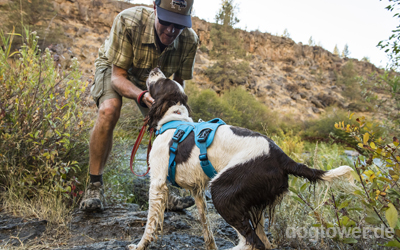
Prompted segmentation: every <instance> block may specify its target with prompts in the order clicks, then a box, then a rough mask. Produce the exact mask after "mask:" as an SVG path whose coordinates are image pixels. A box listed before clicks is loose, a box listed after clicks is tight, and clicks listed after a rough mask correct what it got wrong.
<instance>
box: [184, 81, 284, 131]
mask: <svg viewBox="0 0 400 250" xmlns="http://www.w3.org/2000/svg"><path fill="white" fill-rule="evenodd" d="M186 89H187V93H188V96H189V105H190V107H191V109H192V111H193V120H194V121H197V120H198V119H200V118H201V119H203V120H204V121H206V120H210V119H213V118H215V117H219V118H221V119H222V120H224V121H225V122H226V123H228V124H232V125H235V126H240V127H245V128H248V129H251V130H255V131H259V132H262V131H264V129H265V128H268V131H269V132H275V131H277V130H278V127H279V125H278V119H277V114H276V113H273V112H272V111H270V110H269V109H268V108H267V107H266V106H265V105H263V104H262V103H260V102H258V101H257V100H256V99H255V98H254V97H253V96H252V95H250V94H249V93H248V92H246V90H244V89H242V88H235V89H231V90H230V91H227V92H226V93H225V94H224V95H223V96H221V97H218V95H217V94H216V93H215V92H214V91H212V90H210V89H206V90H203V91H198V90H197V89H196V88H195V86H194V85H193V84H192V83H190V82H189V83H188V84H187V88H186Z"/></svg>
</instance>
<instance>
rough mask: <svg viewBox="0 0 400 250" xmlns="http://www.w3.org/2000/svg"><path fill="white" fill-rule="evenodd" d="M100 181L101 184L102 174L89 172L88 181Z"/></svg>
mask: <svg viewBox="0 0 400 250" xmlns="http://www.w3.org/2000/svg"><path fill="white" fill-rule="evenodd" d="M95 182H100V183H101V185H103V175H102V174H101V175H94V174H90V183H95Z"/></svg>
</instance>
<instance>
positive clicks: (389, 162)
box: [274, 114, 400, 249]
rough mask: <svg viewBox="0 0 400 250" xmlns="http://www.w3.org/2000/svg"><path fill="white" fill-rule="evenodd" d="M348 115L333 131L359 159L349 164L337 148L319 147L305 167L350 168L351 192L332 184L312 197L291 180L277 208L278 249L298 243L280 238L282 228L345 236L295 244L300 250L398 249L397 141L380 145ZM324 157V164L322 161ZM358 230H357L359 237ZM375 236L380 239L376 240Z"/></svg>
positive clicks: (344, 184) (304, 184) (304, 185)
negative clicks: (342, 135) (343, 136)
mask: <svg viewBox="0 0 400 250" xmlns="http://www.w3.org/2000/svg"><path fill="white" fill-rule="evenodd" d="M353 115H354V114H351V115H350V116H349V119H348V122H346V123H345V122H344V121H340V122H337V123H336V124H335V128H336V129H337V130H340V131H341V132H343V133H346V134H348V135H349V137H348V138H351V139H352V140H355V141H357V144H356V145H354V144H352V143H350V142H351V141H350V140H348V143H347V145H348V146H350V147H351V148H352V149H354V150H357V151H359V152H362V153H363V154H364V155H359V156H358V157H357V158H353V159H349V158H347V157H342V156H341V155H343V152H340V151H341V150H340V149H339V148H337V146H334V147H332V146H330V147H324V146H322V145H319V146H316V147H315V151H314V155H313V158H312V159H311V160H307V159H306V161H307V162H308V163H310V164H313V168H317V169H323V170H330V169H332V168H336V167H337V166H340V165H343V164H349V163H351V165H354V169H355V172H354V177H355V179H356V184H353V186H351V185H350V184H349V183H348V181H336V182H338V183H337V184H333V185H332V186H330V185H329V186H324V185H321V184H318V185H316V186H315V187H314V192H310V191H311V189H310V184H309V182H308V181H305V180H301V179H299V178H293V177H291V180H290V191H291V196H290V197H289V196H287V197H285V198H284V200H283V204H282V206H281V210H283V212H284V215H282V216H279V213H278V214H277V222H276V228H275V229H274V230H275V231H276V232H277V235H278V236H279V238H278V242H280V243H281V244H282V242H288V241H292V242H291V244H292V245H293V244H295V242H293V240H294V241H296V240H298V239H299V238H295V239H285V238H284V234H283V233H282V232H283V231H285V230H286V227H287V226H286V225H287V224H288V225H290V226H292V227H295V228H299V227H304V228H306V229H307V230H309V231H310V232H311V231H312V230H313V228H314V229H315V230H314V231H316V230H320V229H324V230H325V232H326V231H327V230H329V229H332V230H333V228H336V229H340V231H341V232H345V233H344V234H343V233H342V234H340V233H339V234H336V235H333V236H332V237H331V238H328V239H326V238H325V239H321V235H319V237H320V239H321V240H320V241H319V240H318V237H316V238H315V239H312V241H311V243H308V246H307V244H306V243H299V244H300V245H301V246H300V247H301V248H305V247H309V246H310V245H312V246H313V247H316V248H319V249H321V248H335V249H338V248H340V249H366V248H368V249H381V247H382V245H385V246H388V247H399V246H400V243H399V239H400V220H399V218H398V212H399V211H398V209H399V207H400V203H399V202H400V189H399V186H398V183H397V182H398V179H399V174H400V164H399V163H400V151H399V149H400V148H399V140H398V139H397V137H394V138H393V139H391V140H390V141H385V140H383V139H381V138H380V137H379V136H378V135H377V133H376V132H375V131H376V126H377V125H376V124H373V123H372V122H370V121H368V120H367V119H366V118H364V117H362V118H357V119H355V121H354V120H352V117H353ZM306 148H307V146H306ZM333 152H336V153H335V154H333ZM327 156H328V158H329V159H330V160H328V161H327ZM324 159H325V160H324ZM290 215H293V218H292V217H290ZM294 215H296V216H294ZM283 216H284V217H286V218H282V217H283ZM360 229H361V230H363V234H362V235H361V231H360ZM340 231H336V232H340ZM364 231H365V232H366V234H367V235H366V236H364ZM385 232H386V233H385ZM391 232H392V233H391ZM381 233H382V234H381ZM378 234H379V235H380V236H383V237H382V238H378V237H377V236H376V235H378ZM353 236H356V237H353ZM357 236H358V237H357ZM300 239H301V238H300Z"/></svg>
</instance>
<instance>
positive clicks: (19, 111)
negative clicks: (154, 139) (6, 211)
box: [0, 30, 89, 198]
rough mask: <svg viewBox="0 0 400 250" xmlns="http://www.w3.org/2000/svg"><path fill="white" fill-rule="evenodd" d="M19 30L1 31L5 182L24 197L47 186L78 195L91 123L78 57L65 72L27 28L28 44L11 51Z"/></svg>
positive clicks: (0, 156) (0, 157) (0, 133)
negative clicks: (85, 108) (83, 105)
mask: <svg viewBox="0 0 400 250" xmlns="http://www.w3.org/2000/svg"><path fill="white" fill-rule="evenodd" d="M16 35H17V34H12V35H9V36H8V37H6V36H5V35H4V34H3V33H2V32H1V31H0V39H1V43H2V44H1V46H0V86H1V90H0V180H1V181H0V183H2V186H3V188H5V190H8V189H9V188H10V187H12V189H13V192H14V193H18V192H17V191H18V190H19V191H21V193H20V195H22V196H23V197H34V196H35V195H37V194H38V192H39V190H47V191H49V192H58V193H62V194H63V195H64V196H65V197H68V198H75V197H76V196H77V189H76V187H77V184H78V183H79V181H78V178H76V177H75V176H76V175H77V174H79V173H80V171H81V170H82V169H81V168H80V166H86V165H87V162H88V153H87V152H86V151H87V148H88V147H87V139H86V138H87V134H88V133H87V132H88V129H87V128H88V125H89V123H88V122H87V120H85V119H87V116H84V115H83V112H82V107H81V106H80V105H81V103H82V101H84V97H83V95H82V94H83V93H84V91H85V89H86V84H85V83H83V82H82V81H81V80H80V77H81V73H80V71H79V64H78V61H77V60H76V59H73V60H72V61H73V64H72V65H71V69H70V71H69V72H63V71H62V70H61V69H60V68H57V67H56V66H55V62H54V61H53V58H52V54H51V53H50V51H49V50H48V49H46V51H45V52H44V53H42V52H41V51H40V49H38V45H37V44H38V38H37V36H36V32H32V33H30V32H29V31H28V30H26V32H25V34H24V35H25V36H24V37H25V41H26V44H24V45H23V46H22V47H21V49H20V50H19V51H16V52H13V53H11V46H12V42H13V39H14V38H15V36H16ZM18 36H21V35H18ZM21 37H22V36H21Z"/></svg>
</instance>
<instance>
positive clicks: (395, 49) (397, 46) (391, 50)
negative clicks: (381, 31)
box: [377, 0, 400, 70]
mask: <svg viewBox="0 0 400 250" xmlns="http://www.w3.org/2000/svg"><path fill="white" fill-rule="evenodd" d="M380 1H382V0H380ZM388 1H389V2H390V5H388V6H387V7H386V9H387V10H388V11H390V12H393V11H394V10H396V13H395V14H394V15H393V17H395V18H400V13H399V12H398V8H397V7H400V0H388ZM377 47H379V48H381V49H384V50H385V53H386V54H387V55H388V57H389V60H390V61H389V64H388V65H387V66H388V68H391V69H395V70H396V69H398V68H399V66H400V25H398V26H397V27H396V29H395V30H393V31H392V35H391V36H390V37H389V39H387V40H382V41H380V42H379V43H378V45H377Z"/></svg>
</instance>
